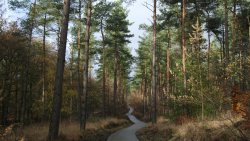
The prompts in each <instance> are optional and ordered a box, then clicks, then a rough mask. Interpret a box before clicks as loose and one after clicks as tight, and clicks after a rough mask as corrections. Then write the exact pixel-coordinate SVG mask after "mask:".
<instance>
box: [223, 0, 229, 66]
mask: <svg viewBox="0 0 250 141" xmlns="http://www.w3.org/2000/svg"><path fill="white" fill-rule="evenodd" d="M224 10H225V11H224V12H225V13H224V14H225V21H224V24H225V52H226V54H225V55H226V65H228V63H229V40H228V31H229V27H228V0H224Z"/></svg>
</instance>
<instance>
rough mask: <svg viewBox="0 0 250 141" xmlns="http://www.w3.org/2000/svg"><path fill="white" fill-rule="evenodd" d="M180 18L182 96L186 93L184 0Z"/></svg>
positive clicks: (184, 0)
mask: <svg viewBox="0 0 250 141" xmlns="http://www.w3.org/2000/svg"><path fill="white" fill-rule="evenodd" d="M181 9H182V16H181V47H182V73H183V86H184V94H185V95H186V93H187V76H186V45H185V44H186V39H185V17H186V0H182V3H181Z"/></svg>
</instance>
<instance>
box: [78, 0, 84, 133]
mask: <svg viewBox="0 0 250 141" xmlns="http://www.w3.org/2000/svg"><path fill="white" fill-rule="evenodd" d="M81 1H82V0H79V6H78V10H79V15H78V22H79V23H78V31H77V32H78V33H77V92H78V98H79V105H80V106H79V107H80V110H79V113H80V114H79V117H80V129H81V125H82V124H81V121H82V120H81V119H82V114H81V113H82V112H81V111H82V110H83V109H82V106H81V97H82V96H83V86H82V85H83V84H82V82H83V78H82V75H81V67H80V66H81V63H80V61H81V6H82V4H81Z"/></svg>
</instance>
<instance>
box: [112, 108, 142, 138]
mask: <svg viewBox="0 0 250 141" xmlns="http://www.w3.org/2000/svg"><path fill="white" fill-rule="evenodd" d="M133 111H134V109H133V108H132V107H130V106H129V112H128V113H127V116H128V118H129V119H130V120H131V121H132V122H133V123H134V124H133V125H132V126H130V127H127V128H124V129H121V130H119V131H117V132H115V133H113V134H111V135H110V136H109V138H108V141H139V140H138V139H137V137H136V136H135V132H136V131H137V130H139V129H141V128H143V127H145V126H146V124H145V123H144V122H142V121H140V120H138V119H137V118H136V117H135V116H133V115H131V113H132V112H133Z"/></svg>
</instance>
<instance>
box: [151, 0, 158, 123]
mask: <svg viewBox="0 0 250 141" xmlns="http://www.w3.org/2000/svg"><path fill="white" fill-rule="evenodd" d="M153 30H154V31H153V49H152V50H153V52H152V84H151V85H152V86H151V87H152V88H151V89H152V90H151V91H152V123H153V124H155V123H156V122H157V107H156V105H157V94H156V92H157V90H156V87H157V82H156V79H157V74H156V73H157V72H156V71H157V70H156V0H154V11H153Z"/></svg>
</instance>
